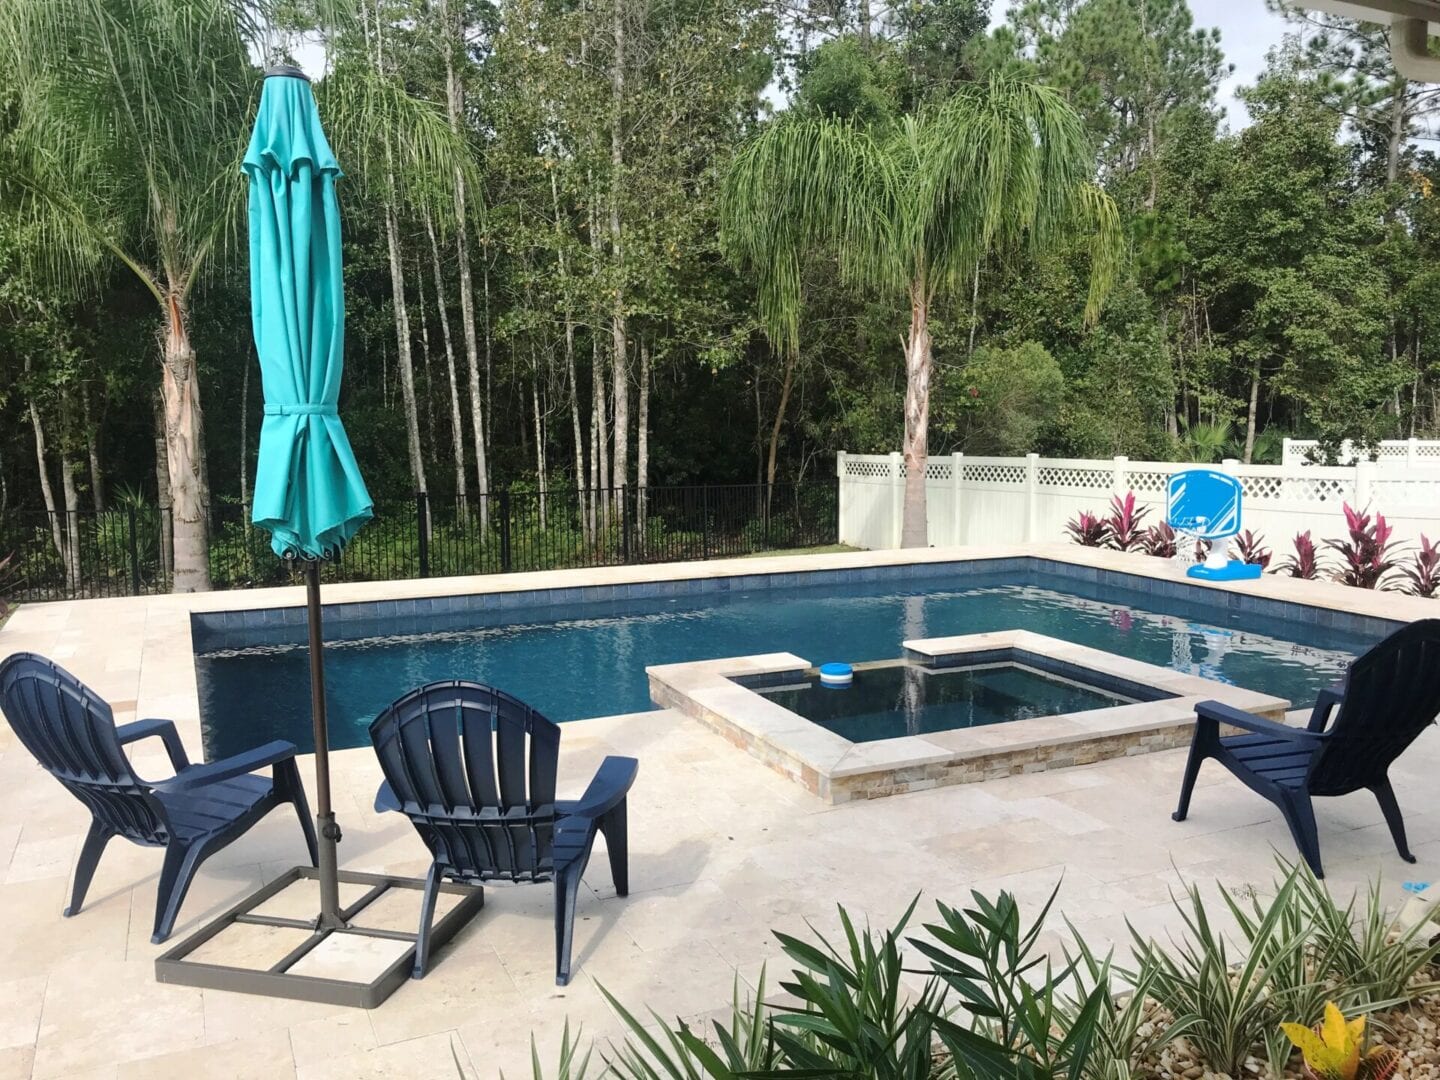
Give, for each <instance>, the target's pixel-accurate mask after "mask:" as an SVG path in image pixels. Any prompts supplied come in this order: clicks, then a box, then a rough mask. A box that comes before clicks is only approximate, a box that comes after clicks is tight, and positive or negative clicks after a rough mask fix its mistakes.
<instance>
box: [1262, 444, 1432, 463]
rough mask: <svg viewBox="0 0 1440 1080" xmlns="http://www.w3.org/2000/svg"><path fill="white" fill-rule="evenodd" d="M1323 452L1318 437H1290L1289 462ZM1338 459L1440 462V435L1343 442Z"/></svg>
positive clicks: (1307, 459)
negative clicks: (1369, 442)
mask: <svg viewBox="0 0 1440 1080" xmlns="http://www.w3.org/2000/svg"><path fill="white" fill-rule="evenodd" d="M1319 456H1321V454H1320V442H1319V440H1318V439H1286V440H1285V464H1286V465H1309V464H1311V463H1312V462H1313V461H1314V460H1315V458H1317V457H1319ZM1333 456H1334V459H1335V460H1336V461H1337V462H1338V463H1340V464H1341V465H1353V464H1354V463H1355V462H1357V461H1372V460H1373V461H1375V462H1376V463H1377V464H1382V465H1383V464H1392V465H1393V464H1396V463H1398V462H1409V463H1412V464H1425V465H1436V464H1440V439H1384V440H1382V441H1380V442H1378V443H1376V444H1375V445H1374V446H1370V447H1366V446H1356V445H1354V444H1353V443H1350V442H1343V443H1341V444H1340V446H1339V447H1338V448H1336V449H1335V450H1334V451H1333Z"/></svg>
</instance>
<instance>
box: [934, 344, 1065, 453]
mask: <svg viewBox="0 0 1440 1080" xmlns="http://www.w3.org/2000/svg"><path fill="white" fill-rule="evenodd" d="M936 396H937V400H936V402H935V406H934V408H935V422H936V427H937V429H938V430H939V433H940V434H941V437H942V439H945V440H946V441H953V443H954V445H955V446H956V448H957V449H959V450H962V451H963V452H965V453H967V454H995V455H1009V454H1028V453H1031V452H1032V451H1033V450H1034V448H1035V447H1036V446H1038V445H1040V444H1041V432H1043V431H1044V430H1045V429H1046V428H1048V427H1049V426H1051V425H1052V424H1053V423H1054V418H1055V416H1056V414H1057V413H1058V412H1059V410H1060V407H1061V404H1062V403H1063V401H1064V399H1065V375H1064V373H1063V372H1062V371H1061V370H1060V365H1059V364H1058V363H1056V362H1055V358H1054V357H1053V356H1051V355H1050V352H1049V350H1047V349H1046V348H1045V346H1043V345H1041V344H1040V343H1039V342H1035V341H1025V342H1021V343H1020V344H1019V345H1017V346H1015V347H1014V348H1008V349H1007V348H1003V347H1001V346H998V345H982V346H981V347H980V348H978V349H976V350H975V352H974V354H973V355H972V356H971V357H970V359H969V360H968V361H967V362H966V363H965V365H964V366H963V367H958V368H946V369H944V370H943V373H942V375H941V378H940V381H939V387H938V393H937V395H936Z"/></svg>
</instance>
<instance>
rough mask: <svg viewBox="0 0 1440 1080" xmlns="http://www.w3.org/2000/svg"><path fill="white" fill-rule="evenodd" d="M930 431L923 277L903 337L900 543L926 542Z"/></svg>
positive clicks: (927, 305) (913, 294)
mask: <svg viewBox="0 0 1440 1080" xmlns="http://www.w3.org/2000/svg"><path fill="white" fill-rule="evenodd" d="M929 434H930V297H929V294H928V291H927V289H926V286H925V281H924V278H923V277H922V278H921V279H920V280H918V281H916V282H915V283H913V284H912V285H911V286H910V332H909V334H908V335H907V336H906V338H905V446H904V453H905V502H904V511H903V513H902V515H901V519H900V521H901V525H900V544H901V546H902V547H924V546H925V545H926V543H927V542H928V539H929V537H928V530H927V521H926V508H925V460H926V458H927V456H928V455H929Z"/></svg>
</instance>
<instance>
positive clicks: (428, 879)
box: [410, 862, 443, 979]
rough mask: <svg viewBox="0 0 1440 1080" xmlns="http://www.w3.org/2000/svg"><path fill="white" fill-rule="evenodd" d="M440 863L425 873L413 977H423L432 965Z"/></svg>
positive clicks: (411, 974)
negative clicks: (432, 943)
mask: <svg viewBox="0 0 1440 1080" xmlns="http://www.w3.org/2000/svg"><path fill="white" fill-rule="evenodd" d="M442 876H443V875H442V874H441V873H440V864H439V863H438V862H432V863H431V864H430V870H429V872H428V873H426V875H425V893H424V895H423V896H422V897H421V898H420V930H419V932H418V933H417V934H416V935H415V966H414V968H412V969H411V971H410V977H411V978H412V979H423V978H424V977H425V972H426V970H427V969H428V968H429V966H430V932H431V930H432V929H433V924H434V922H435V901H436V900H437V899H438V898H439V894H440V879H441V877H442Z"/></svg>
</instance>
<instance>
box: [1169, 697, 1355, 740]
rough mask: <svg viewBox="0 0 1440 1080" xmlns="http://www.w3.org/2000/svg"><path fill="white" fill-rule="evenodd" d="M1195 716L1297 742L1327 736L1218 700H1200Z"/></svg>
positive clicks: (1320, 738)
mask: <svg viewBox="0 0 1440 1080" xmlns="http://www.w3.org/2000/svg"><path fill="white" fill-rule="evenodd" d="M1195 718H1196V720H1197V722H1203V721H1209V722H1211V723H1219V724H1229V725H1230V726H1231V727H1238V728H1243V729H1244V730H1246V731H1253V732H1254V733H1255V734H1257V735H1274V736H1276V737H1277V738H1281V739H1290V740H1292V741H1294V742H1297V743H1306V744H1309V745H1314V744H1315V743H1318V742H1322V741H1323V740H1325V739H1327V738H1329V736H1328V735H1326V734H1325V733H1324V732H1323V731H1306V730H1305V729H1304V728H1297V727H1291V726H1290V725H1289V724H1281V723H1278V722H1277V721H1274V720H1266V719H1265V718H1264V717H1263V716H1256V715H1255V714H1254V713H1248V712H1246V711H1245V710H1244V709H1237V708H1235V706H1233V705H1226V704H1224V703H1222V702H1219V701H1201V702H1199V703H1197V704H1196V706H1195Z"/></svg>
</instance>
